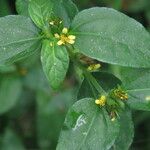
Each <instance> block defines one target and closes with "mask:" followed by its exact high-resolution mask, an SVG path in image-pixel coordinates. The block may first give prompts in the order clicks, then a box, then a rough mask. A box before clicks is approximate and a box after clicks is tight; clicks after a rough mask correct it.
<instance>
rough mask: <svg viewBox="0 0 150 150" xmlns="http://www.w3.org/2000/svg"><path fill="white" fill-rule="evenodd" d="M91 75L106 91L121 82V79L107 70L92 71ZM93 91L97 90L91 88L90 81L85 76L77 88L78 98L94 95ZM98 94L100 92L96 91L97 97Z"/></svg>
mask: <svg viewBox="0 0 150 150" xmlns="http://www.w3.org/2000/svg"><path fill="white" fill-rule="evenodd" d="M93 76H94V77H95V79H96V80H97V82H98V83H99V84H100V85H101V87H102V88H103V89H104V90H105V91H106V92H109V91H110V90H112V89H113V88H115V87H117V85H120V84H121V81H120V80H119V79H118V78H117V77H115V76H114V75H113V74H110V73H107V72H95V73H93ZM95 91H97V90H96V89H95V88H93V87H92V85H91V83H90V82H89V81H88V80H87V79H86V78H85V79H84V80H83V83H82V84H81V87H80V89H79V92H78V99H81V98H85V97H94V95H93V93H94V92H95ZM99 94H100V93H96V96H97V97H99Z"/></svg>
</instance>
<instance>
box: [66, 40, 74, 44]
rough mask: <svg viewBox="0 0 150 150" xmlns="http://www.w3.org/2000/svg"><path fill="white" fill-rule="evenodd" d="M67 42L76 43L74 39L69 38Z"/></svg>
mask: <svg viewBox="0 0 150 150" xmlns="http://www.w3.org/2000/svg"><path fill="white" fill-rule="evenodd" d="M67 42H68V43H69V44H74V43H75V41H74V40H68V41H67Z"/></svg>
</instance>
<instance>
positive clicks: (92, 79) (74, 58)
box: [66, 46, 106, 98]
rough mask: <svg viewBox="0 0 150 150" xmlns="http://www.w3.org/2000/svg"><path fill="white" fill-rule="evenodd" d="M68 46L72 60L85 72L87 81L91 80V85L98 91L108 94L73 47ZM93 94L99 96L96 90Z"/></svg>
mask: <svg viewBox="0 0 150 150" xmlns="http://www.w3.org/2000/svg"><path fill="white" fill-rule="evenodd" d="M66 48H67V50H68V53H69V56H70V58H71V61H72V62H73V63H74V64H75V65H76V66H78V67H79V68H80V69H81V70H82V71H83V74H84V76H85V78H86V79H87V81H89V84H90V85H91V86H93V87H94V88H95V89H96V90H97V91H98V93H100V94H105V95H106V92H105V91H104V89H103V88H102V87H101V86H100V84H99V83H98V82H97V80H96V79H95V77H94V76H93V75H92V74H91V73H90V72H89V71H87V69H86V68H85V67H84V66H83V65H82V64H81V63H80V62H79V60H78V58H77V57H76V54H75V53H73V48H70V47H68V46H66ZM92 89H93V88H92ZM92 91H93V90H92ZM93 95H94V97H95V98H96V97H97V96H96V93H95V92H93Z"/></svg>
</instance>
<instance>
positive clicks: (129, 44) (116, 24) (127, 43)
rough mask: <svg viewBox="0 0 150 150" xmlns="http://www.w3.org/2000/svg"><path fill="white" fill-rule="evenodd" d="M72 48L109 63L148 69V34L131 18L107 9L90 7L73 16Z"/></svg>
mask: <svg viewBox="0 0 150 150" xmlns="http://www.w3.org/2000/svg"><path fill="white" fill-rule="evenodd" d="M71 28H72V34H74V35H76V37H77V39H76V42H75V48H76V49H78V50H79V51H80V52H81V53H83V54H85V55H87V56H89V57H91V58H94V59H97V60H99V61H102V62H106V63H110V64H118V65H121V66H130V67H137V68H141V67H143V68H149V67H150V42H149V41H150V35H149V33H148V32H147V31H146V30H145V29H144V27H143V26H142V25H141V24H140V23H138V22H137V21H135V20H134V19H132V18H130V17H128V16H126V15H124V14H122V13H120V12H118V11H116V10H114V9H111V8H98V7H97V8H91V9H87V10H84V11H81V12H80V13H78V14H77V15H76V17H75V18H74V20H73V23H72V25H71Z"/></svg>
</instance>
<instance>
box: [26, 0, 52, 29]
mask: <svg viewBox="0 0 150 150" xmlns="http://www.w3.org/2000/svg"><path fill="white" fill-rule="evenodd" d="M51 13H52V3H51V1H50V0H31V1H29V14H30V17H31V18H32V20H33V22H34V23H35V24H36V25H37V26H38V27H39V28H41V29H44V27H45V26H47V24H49V20H50V17H51Z"/></svg>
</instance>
